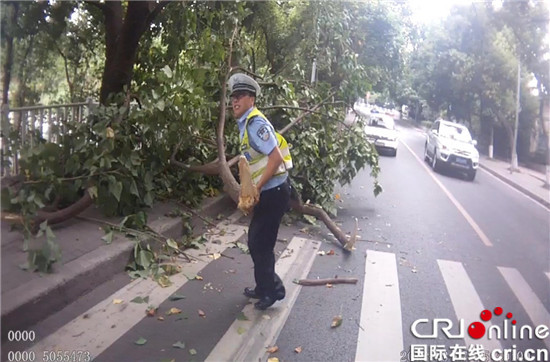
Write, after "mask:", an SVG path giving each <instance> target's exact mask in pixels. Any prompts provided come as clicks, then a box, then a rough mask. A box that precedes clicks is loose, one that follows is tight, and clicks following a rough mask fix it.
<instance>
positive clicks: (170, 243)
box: [166, 239, 179, 250]
mask: <svg viewBox="0 0 550 362" xmlns="http://www.w3.org/2000/svg"><path fill="white" fill-rule="evenodd" d="M166 244H167V245H168V246H169V247H171V248H172V249H174V250H178V249H179V247H178V243H176V241H175V240H174V239H166Z"/></svg>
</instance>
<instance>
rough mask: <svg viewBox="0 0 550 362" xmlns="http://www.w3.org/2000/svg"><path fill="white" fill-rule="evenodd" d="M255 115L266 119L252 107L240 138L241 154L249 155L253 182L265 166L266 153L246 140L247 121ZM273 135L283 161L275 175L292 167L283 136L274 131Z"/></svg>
mask: <svg viewBox="0 0 550 362" xmlns="http://www.w3.org/2000/svg"><path fill="white" fill-rule="evenodd" d="M256 116H260V117H262V118H263V119H265V120H267V118H266V116H264V115H263V113H262V112H260V111H259V110H258V108H256V107H254V109H253V110H252V112H250V114H249V115H248V117H246V122H245V124H244V135H243V139H242V140H241V154H243V155H246V154H248V155H250V158H249V157H247V159H248V163H249V165H250V173H251V175H252V181H254V183H255V184H257V183H258V182H259V181H260V179H261V177H262V174H263V172H264V170H265V167H266V166H267V155H264V154H263V153H261V152H258V151H256V150H255V149H254V148H253V147H252V146H251V145H250V142H249V140H248V129H247V128H248V121H250V119H251V118H253V117H256ZM273 132H275V130H273ZM275 136H276V137H277V144H278V146H279V149H280V150H281V154H282V155H283V162H281V164H280V165H279V168H278V169H277V171H275V176H277V175H281V174H283V173H285V172H286V171H287V170H289V169H291V168H292V157H290V149H289V147H288V143H287V142H286V140H285V139H284V137H283V136H281V135H280V134H279V133H277V132H275Z"/></svg>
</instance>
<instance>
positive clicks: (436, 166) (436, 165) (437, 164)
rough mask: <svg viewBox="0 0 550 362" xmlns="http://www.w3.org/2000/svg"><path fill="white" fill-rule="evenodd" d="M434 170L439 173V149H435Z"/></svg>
mask: <svg viewBox="0 0 550 362" xmlns="http://www.w3.org/2000/svg"><path fill="white" fill-rule="evenodd" d="M432 169H433V170H434V171H436V172H437V171H439V163H438V162H437V149H434V154H433V155H432Z"/></svg>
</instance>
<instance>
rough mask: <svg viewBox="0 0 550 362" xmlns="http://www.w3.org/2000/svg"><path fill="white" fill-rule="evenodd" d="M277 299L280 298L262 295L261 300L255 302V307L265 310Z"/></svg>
mask: <svg viewBox="0 0 550 362" xmlns="http://www.w3.org/2000/svg"><path fill="white" fill-rule="evenodd" d="M277 300H279V299H277V298H273V297H268V296H267V295H266V296H264V297H262V298H261V299H260V300H259V301H257V302H256V303H254V307H255V308H256V309H260V310H265V309H267V308H269V307H271V306H272V305H273V303H275V302H276V301H277Z"/></svg>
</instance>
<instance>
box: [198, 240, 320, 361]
mask: <svg viewBox="0 0 550 362" xmlns="http://www.w3.org/2000/svg"><path fill="white" fill-rule="evenodd" d="M320 245H321V243H320V242H314V241H311V240H308V239H303V238H299V237H294V238H292V241H291V242H290V244H289V245H288V247H287V248H286V250H285V252H284V253H283V255H282V256H281V257H280V258H279V260H278V261H277V263H276V265H275V269H276V271H277V273H278V274H279V276H280V277H281V279H282V280H283V283H284V285H285V288H286V298H285V299H283V300H282V301H280V302H277V303H276V304H275V305H274V306H273V307H271V308H269V309H267V310H265V311H263V312H262V311H258V310H255V309H254V305H253V304H248V305H246V306H245V307H244V308H243V310H242V313H243V314H244V315H245V316H246V317H247V318H248V320H238V319H236V320H235V321H234V322H233V324H231V326H230V327H229V328H228V329H227V332H225V334H224V335H223V337H222V338H221V339H220V340H219V342H218V344H216V346H215V347H214V349H213V350H212V351H211V352H210V354H209V355H208V357H207V358H206V361H213V362H215V361H262V360H265V359H266V358H267V354H266V347H268V346H273V345H274V344H275V342H276V341H277V338H278V336H279V334H280V332H281V330H282V328H283V326H284V324H285V322H286V320H287V318H288V315H289V314H290V311H291V309H292V307H293V306H294V303H295V302H296V299H297V298H298V293H299V292H300V288H301V286H300V285H297V284H295V283H293V280H294V279H303V278H305V277H307V274H308V273H309V270H310V269H311V266H312V264H313V260H314V259H315V256H316V255H317V251H318V250H319V247H320ZM268 317H269V319H268Z"/></svg>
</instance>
